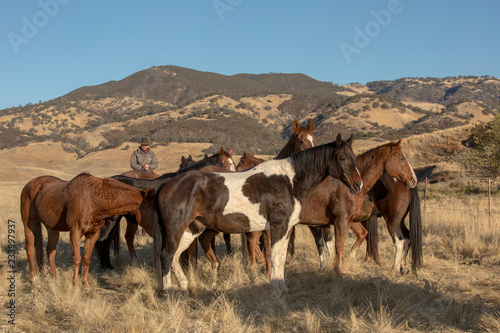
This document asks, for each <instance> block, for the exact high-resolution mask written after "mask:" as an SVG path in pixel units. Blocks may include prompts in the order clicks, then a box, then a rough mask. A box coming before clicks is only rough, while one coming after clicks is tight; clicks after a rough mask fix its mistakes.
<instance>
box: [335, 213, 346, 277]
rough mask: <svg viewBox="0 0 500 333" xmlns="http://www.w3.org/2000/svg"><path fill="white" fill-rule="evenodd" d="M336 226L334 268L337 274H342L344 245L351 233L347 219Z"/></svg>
mask: <svg viewBox="0 0 500 333" xmlns="http://www.w3.org/2000/svg"><path fill="white" fill-rule="evenodd" d="M334 225H335V261H334V265H333V268H334V270H335V273H337V274H342V254H343V252H344V243H345V239H346V237H347V233H348V232H349V226H348V221H347V219H345V218H343V219H339V220H337V221H336V223H335V224H334Z"/></svg>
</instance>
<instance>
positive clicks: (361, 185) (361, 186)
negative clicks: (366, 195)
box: [356, 167, 363, 189]
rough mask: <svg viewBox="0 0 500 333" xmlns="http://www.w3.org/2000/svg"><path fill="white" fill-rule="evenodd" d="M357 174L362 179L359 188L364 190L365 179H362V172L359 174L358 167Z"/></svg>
mask: <svg viewBox="0 0 500 333" xmlns="http://www.w3.org/2000/svg"><path fill="white" fill-rule="evenodd" d="M356 172H357V173H358V176H359V178H360V179H361V184H360V185H359V188H360V189H362V188H363V177H361V172H359V170H358V167H356Z"/></svg>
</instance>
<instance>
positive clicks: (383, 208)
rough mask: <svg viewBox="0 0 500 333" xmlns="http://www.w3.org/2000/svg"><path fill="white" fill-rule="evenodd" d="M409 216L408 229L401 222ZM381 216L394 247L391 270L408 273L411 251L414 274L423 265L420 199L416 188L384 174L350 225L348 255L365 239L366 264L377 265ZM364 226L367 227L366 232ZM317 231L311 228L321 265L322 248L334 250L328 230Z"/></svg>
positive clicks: (403, 273) (378, 262)
mask: <svg viewBox="0 0 500 333" xmlns="http://www.w3.org/2000/svg"><path fill="white" fill-rule="evenodd" d="M408 214H409V227H410V229H409V230H408V228H407V227H406V225H405V223H404V221H405V219H406V216H408ZM381 216H382V217H383V218H384V220H385V221H386V224H387V230H388V232H389V235H390V236H391V239H392V242H393V244H394V261H393V269H394V270H395V271H399V272H400V274H401V275H406V274H408V273H409V270H408V269H407V268H406V267H405V265H406V257H407V255H408V251H409V250H410V248H411V250H412V252H411V262H412V264H411V266H412V267H411V268H412V271H413V273H414V274H415V275H416V274H417V271H418V268H419V267H421V266H422V263H423V260H422V216H421V211H420V197H419V194H418V190H417V188H416V187H414V188H411V187H409V186H407V185H406V184H404V183H402V182H400V181H397V180H395V179H394V178H393V177H391V176H390V175H388V174H387V173H384V174H383V175H382V177H380V179H379V180H378V181H377V183H376V184H375V185H374V186H373V188H372V190H371V191H370V192H369V195H367V196H366V197H365V203H364V205H363V207H362V209H361V213H360V214H359V215H358V217H357V218H356V220H355V221H358V222H354V223H352V224H351V230H353V231H354V232H355V233H356V236H357V238H356V242H355V243H354V245H353V246H352V248H351V250H350V254H351V255H352V254H353V253H354V252H355V251H356V250H357V249H358V248H359V247H360V246H361V244H362V242H363V241H364V240H365V239H366V241H367V244H366V256H365V261H368V260H371V259H373V260H374V261H375V262H376V263H377V264H380V261H379V253H378V230H377V229H378V228H377V217H381ZM365 226H367V228H366V229H365ZM320 229H321V230H318V229H317V228H311V231H312V232H313V236H314V239H315V242H316V247H317V248H318V252H319V254H320V263H322V254H323V247H324V245H326V246H327V247H328V248H329V249H333V245H329V244H331V243H333V238H332V235H331V230H330V227H327V228H323V227H322V228H320ZM367 229H368V230H367ZM321 265H322V264H321Z"/></svg>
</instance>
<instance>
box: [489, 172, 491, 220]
mask: <svg viewBox="0 0 500 333" xmlns="http://www.w3.org/2000/svg"><path fill="white" fill-rule="evenodd" d="M488 225H489V226H490V229H491V177H488Z"/></svg>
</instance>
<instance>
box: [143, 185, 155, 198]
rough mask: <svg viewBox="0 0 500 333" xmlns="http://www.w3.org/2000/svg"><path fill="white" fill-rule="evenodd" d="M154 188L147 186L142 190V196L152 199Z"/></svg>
mask: <svg viewBox="0 0 500 333" xmlns="http://www.w3.org/2000/svg"><path fill="white" fill-rule="evenodd" d="M154 197H155V190H154V189H153V188H152V187H148V188H147V189H146V191H144V198H146V199H154Z"/></svg>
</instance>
